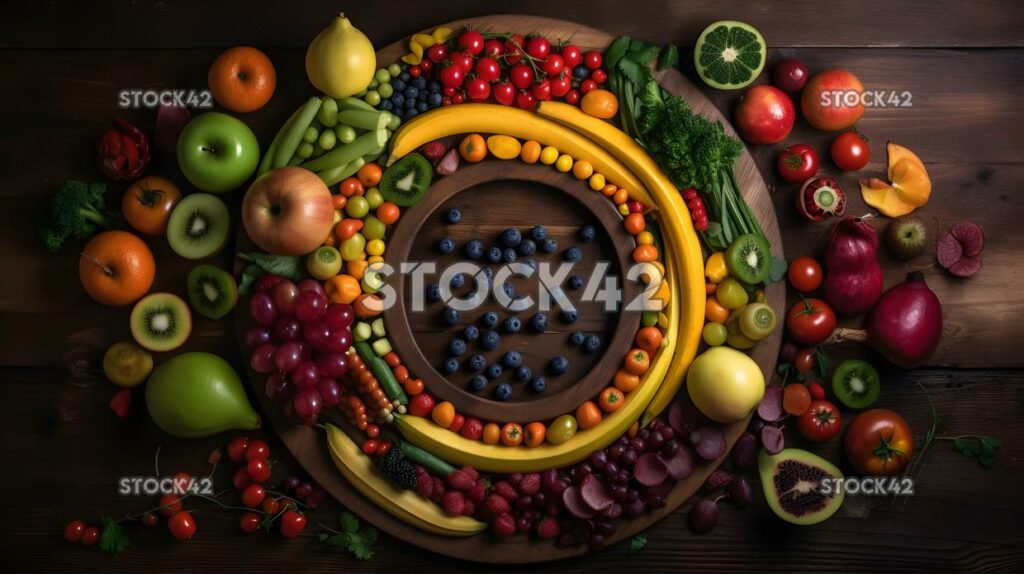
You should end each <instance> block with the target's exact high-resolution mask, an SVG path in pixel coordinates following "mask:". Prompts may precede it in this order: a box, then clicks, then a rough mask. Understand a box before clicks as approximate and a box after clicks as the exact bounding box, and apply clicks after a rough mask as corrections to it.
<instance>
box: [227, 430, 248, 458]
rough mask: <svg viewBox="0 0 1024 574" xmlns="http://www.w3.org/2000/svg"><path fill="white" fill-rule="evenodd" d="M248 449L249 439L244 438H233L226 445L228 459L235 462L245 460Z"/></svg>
mask: <svg viewBox="0 0 1024 574" xmlns="http://www.w3.org/2000/svg"><path fill="white" fill-rule="evenodd" d="M248 448H249V439H247V438H245V437H244V436H238V437H235V438H233V439H231V442H229V443H228V458H230V459H231V460H233V461H235V462H242V461H243V460H245V451H246V449H248Z"/></svg>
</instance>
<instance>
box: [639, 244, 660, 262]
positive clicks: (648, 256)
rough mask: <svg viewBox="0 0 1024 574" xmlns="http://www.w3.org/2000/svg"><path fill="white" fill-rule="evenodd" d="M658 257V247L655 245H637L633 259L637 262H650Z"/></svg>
mask: <svg viewBox="0 0 1024 574" xmlns="http://www.w3.org/2000/svg"><path fill="white" fill-rule="evenodd" d="M657 259H658V248H657V247H655V246H653V245H637V246H636V249H634V250H633V261H636V262H637V263H649V262H651V261H657Z"/></svg>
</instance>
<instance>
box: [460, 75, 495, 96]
mask: <svg viewBox="0 0 1024 574" xmlns="http://www.w3.org/2000/svg"><path fill="white" fill-rule="evenodd" d="M490 95H491V85H490V84H488V83H487V82H486V81H485V80H483V79H482V78H479V77H477V78H473V79H471V80H468V81H466V97H467V98H469V99H470V100H473V101H474V102H482V101H484V100H486V99H487V98H489V97H490Z"/></svg>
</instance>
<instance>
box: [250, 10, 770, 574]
mask: <svg viewBox="0 0 1024 574" xmlns="http://www.w3.org/2000/svg"><path fill="white" fill-rule="evenodd" d="M442 25H443V26H447V27H450V28H453V29H456V30H457V29H459V28H464V27H467V26H468V27H472V28H474V29H476V30H480V31H484V32H487V31H493V32H517V33H521V34H528V33H542V34H544V35H545V36H546V37H548V38H550V39H552V40H562V41H571V42H572V43H574V44H576V45H577V46H579V47H580V48H581V49H583V50H587V49H599V50H604V49H605V48H606V47H607V46H608V44H610V43H611V42H612V40H614V38H615V37H614V36H612V35H611V34H608V33H606V32H602V31H600V30H595V29H593V28H589V27H587V26H582V25H580V24H575V23H572V22H567V21H564V20H556V19H551V18H538V17H532V16H511V15H499V16H486V17H480V18H470V19H466V20H458V21H455V22H449V23H447V24H438V26H442ZM434 27H435V26H432V27H430V28H429V29H428V30H427V31H430V30H433V28H434ZM407 43H408V39H407V38H404V39H402V40H401V41H399V42H396V43H394V44H391V45H390V46H388V47H386V48H384V49H382V50H379V51H378V52H377V60H378V62H381V63H390V62H394V61H397V60H398V59H399V58H400V57H401V56H402V55H403V54H405V53H406V52H407ZM658 76H659V79H660V81H661V84H662V86H663V87H664V88H665V89H666V90H668V91H669V92H671V93H673V94H675V95H678V96H681V97H683V98H684V99H686V101H687V102H688V103H689V104H690V106H691V107H692V109H693V110H694V112H696V113H698V114H701V115H703V116H705V117H707V118H710V119H713V120H719V121H721V122H722V124H723V125H724V126H725V130H726V132H727V133H729V134H730V135H735V131H734V130H733V129H732V127H731V126H730V124H729V122H728V120H727V118H725V117H724V116H723V115H722V114H721V113H720V112H719V111H718V109H717V108H716V107H715V106H714V104H712V103H711V101H710V100H709V99H707V98H706V97H705V96H704V95H703V94H701V92H700V90H698V89H697V87H696V86H694V85H693V84H692V83H691V82H690V81H689V80H688V79H687V78H685V77H684V76H683V75H682V74H681V73H679V72H678V71H677V70H667V71H664V72H659V73H658ZM507 163H508V164H509V165H511V164H514V163H515V164H517V163H518V162H507ZM485 165H486V164H485ZM506 167H508V166H507V165H506V166H502V169H503V170H504V169H505V168H506ZM549 169H550V168H549ZM552 171H553V170H552ZM458 173H459V172H457V173H456V174H458ZM735 175H736V181H737V182H738V183H739V187H740V189H741V190H742V193H743V197H744V199H746V201H747V203H748V204H749V205H750V208H751V210H752V211H753V213H754V215H755V216H756V217H757V218H758V221H759V222H760V224H761V227H762V228H763V229H764V232H765V235H766V236H767V238H768V240H769V241H770V242H771V244H772V255H774V256H776V257H782V256H783V252H782V239H781V236H780V234H779V226H778V221H777V219H776V217H775V210H774V208H773V207H772V201H771V197H770V196H769V194H768V189H767V187H766V186H765V183H764V180H763V179H762V178H761V175H760V173H758V171H757V168H756V166H755V165H754V162H753V160H752V159H751V157H750V154H749V153H748V152H746V151H744V153H743V155H741V156H740V158H739V160H738V162H737V165H736V169H735ZM499 177H502V176H501V175H499V176H498V177H491V178H488V179H498V178H499ZM521 177H529V176H528V175H524V176H521ZM442 181H443V180H442ZM438 185H440V182H438ZM555 187H561V184H556V185H555ZM433 192H434V190H432V193H433ZM489 209H492V210H497V211H498V212H499V213H500V212H501V210H502V209H503V208H502V206H501V204H495V205H492V206H490V207H489ZM510 209H511V208H510ZM400 222H401V220H400ZM510 225H516V226H517V227H523V226H525V225H526V222H510ZM252 248H253V243H252V241H251V240H250V239H249V238H248V237H247V236H246V235H245V232H244V231H243V230H241V229H240V230H239V236H238V242H237V249H238V250H239V251H247V250H251V249H252ZM389 249H390V246H389ZM623 283H624V282H623ZM767 297H768V303H769V304H770V305H771V307H772V308H773V309H775V310H776V312H777V313H782V312H783V307H784V305H785V286H784V284H782V283H776V284H773V285H771V286H770V287H769V288H768V290H767ZM235 317H236V320H237V322H238V326H239V329H238V333H239V339H240V340H239V344H240V346H241V348H242V350H243V353H244V356H246V357H248V354H249V349H247V348H246V347H245V345H244V342H243V341H242V340H241V338H242V334H244V332H245V328H247V327H248V326H249V325H250V324H251V322H250V319H249V317H248V314H247V313H245V312H241V311H240V312H237V313H235ZM389 321H390V319H389ZM620 323H621V322H620ZM621 327H623V325H622V324H619V325H617V326H614V327H613V328H612V331H614V332H615V333H616V334H617V333H619V332H625V331H626V329H625V328H621ZM612 331H609V333H611V332H612ZM633 331H634V332H635V326H634V329H633ZM781 339H782V329H776V330H775V332H774V333H773V334H772V335H771V336H770V337H769V338H768V339H766V340H764V341H761V342H760V343H759V344H758V345H757V347H755V348H754V350H753V352H752V354H751V355H752V357H753V359H754V360H755V361H756V362H757V364H758V365H760V367H761V369H762V371H763V372H764V373H765V378H766V379H768V378H769V377H770V376H771V374H772V372H773V371H774V369H775V360H776V357H777V356H778V352H779V346H780V344H781ZM400 350H401V351H402V352H403V353H409V352H410V351H409V350H406V349H404V348H402V349H400ZM247 362H248V361H246V363H247ZM600 368H601V365H600V363H598V364H596V365H595V366H594V368H593V369H592V370H595V371H596V370H598V369H600ZM265 379H266V377H265V376H263V375H260V374H258V373H255V372H253V371H252V370H251V369H250V371H249V380H250V383H251V384H252V386H253V390H254V393H255V395H256V397H257V398H258V400H259V402H260V404H261V405H262V407H263V412H264V413H265V416H266V419H267V420H268V421H269V422H270V423H271V425H272V426H273V428H274V429H275V431H276V432H277V433H278V435H279V436H280V437H281V440H282V441H283V442H284V443H285V445H287V447H288V449H289V450H290V451H291V453H292V455H293V456H295V458H296V459H297V460H298V461H299V462H300V463H301V464H302V466H303V468H305V470H306V471H307V472H308V473H309V475H310V476H311V477H312V478H313V479H314V480H316V481H317V482H318V483H320V485H321V486H323V487H324V488H325V489H326V490H327V491H328V492H330V493H331V495H332V496H334V497H335V498H336V499H337V500H338V501H340V502H341V503H342V504H343V505H345V506H346V507H347V508H349V509H350V510H351V511H353V512H355V513H356V514H358V515H359V516H360V517H362V518H363V519H364V520H367V521H368V522H370V523H372V524H373V525H375V526H376V527H378V528H380V529H381V530H383V531H385V532H387V533H388V534H391V535H392V536H395V537H396V538H399V539H401V540H405V541H407V542H410V543H412V544H416V545H417V546H420V547H422V548H425V549H427V550H431V551H433V552H438V553H440V554H445V555H447V556H451V557H454V558H460V559H463V560H473V561H478V562H489V563H503V564H522V563H534V562H546V561H551V560H559V559H564V558H569V557H572V556H578V555H580V554H584V553H586V552H587V551H588V547H587V546H586V545H581V546H578V547H572V548H564V549H560V548H556V547H555V545H554V544H552V543H551V542H550V541H541V540H537V539H536V538H534V537H531V536H524V535H521V534H520V535H516V536H513V537H511V538H509V539H506V540H502V541H498V540H496V539H494V537H493V536H491V535H490V534H489V533H486V532H485V533H482V534H479V535H477V536H473V537H470V538H449V537H444V536H438V535H434V534H431V533H428V532H425V531H423V530H420V529H418V528H416V527H414V526H410V525H409V524H406V523H405V522H403V521H401V520H399V519H397V518H395V517H393V516H392V515H390V514H388V513H387V512H386V511H384V510H382V509H381V508H379V507H377V506H376V505H375V504H374V503H373V502H371V501H370V500H368V499H366V498H364V497H363V496H362V495H361V494H360V493H359V492H358V491H356V490H355V489H354V488H353V487H352V486H351V485H349V484H348V482H346V481H345V480H344V479H343V478H342V476H341V474H340V473H339V472H338V470H337V469H336V468H335V466H334V463H333V462H332V461H331V457H330V454H329V453H328V451H327V441H326V439H325V437H324V435H323V431H322V430H319V429H317V428H313V427H307V426H303V425H300V424H297V423H296V422H295V421H294V420H289V419H287V418H286V417H285V416H284V414H283V413H282V410H281V408H280V407H279V406H278V405H277V404H275V403H273V402H272V401H271V400H270V399H268V398H267V396H266V393H265V391H264V381H265ZM453 390H454V389H453ZM431 391H432V392H434V391H435V389H434V388H431ZM452 395H453V396H454V392H453V393H452ZM680 400H683V401H685V406H686V409H687V411H688V412H690V413H693V417H695V418H696V419H698V420H699V414H697V413H696V412H695V409H693V406H692V405H690V404H689V399H688V398H687V397H686V393H685V392H683V393H680ZM524 404H531V403H524ZM340 418H341V417H333V416H332V417H328V419H329V420H338V419H340ZM748 422H749V419H748V420H743V421H739V422H737V423H734V424H732V425H728V426H726V427H724V428H723V429H722V430H723V432H724V434H725V437H726V441H727V444H728V445H729V447H730V448H731V447H732V444H733V443H734V442H735V441H736V439H737V438H739V436H740V435H741V434H742V433H743V431H744V430H745V429H746V427H747V424H748ZM723 459H724V457H723ZM721 462H722V461H721V459H720V460H716V461H710V462H706V463H703V464H698V465H697V466H696V468H695V470H694V473H693V475H691V476H690V478H688V479H687V480H684V481H682V482H680V483H678V484H677V485H676V486H675V488H674V489H673V490H672V492H671V493H670V494H669V495H668V496H667V497H666V499H665V502H666V505H665V507H664V508H661V509H659V510H656V511H653V512H649V513H646V514H644V515H643V516H640V517H638V518H636V519H632V520H627V519H622V520H620V521H619V523H618V528H617V530H616V532H615V534H614V535H613V536H612V537H611V538H610V539H609V540H608V541H607V543H608V544H609V545H610V544H614V543H615V542H618V541H620V540H623V539H625V538H628V537H630V536H633V535H634V534H637V533H638V532H641V531H643V530H645V529H647V528H648V527H650V526H651V525H652V524H654V523H655V522H657V521H659V520H661V519H662V518H664V517H665V516H667V515H668V514H670V513H672V512H674V511H675V510H676V509H678V508H679V507H680V506H681V505H682V504H683V503H684V502H686V501H687V500H688V499H689V498H690V497H691V496H692V495H693V494H694V493H695V492H696V491H697V490H698V489H699V488H700V486H701V484H703V482H704V480H705V479H706V478H707V476H708V475H709V474H710V473H711V472H712V471H713V470H714V469H715V468H717V467H718V466H719V464H720V463H721Z"/></svg>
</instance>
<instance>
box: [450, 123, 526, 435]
mask: <svg viewBox="0 0 1024 574" xmlns="http://www.w3.org/2000/svg"><path fill="white" fill-rule="evenodd" d="M459 155H461V156H462V159H464V160H466V161H468V162H470V163H476V162H478V161H481V160H483V159H484V158H485V157H487V142H485V141H484V137H483V136H482V135H480V134H469V135H468V136H466V137H464V138H462V141H461V142H459ZM505 426H508V425H505ZM516 444H519V443H516Z"/></svg>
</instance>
